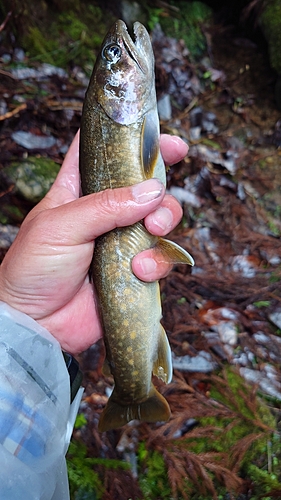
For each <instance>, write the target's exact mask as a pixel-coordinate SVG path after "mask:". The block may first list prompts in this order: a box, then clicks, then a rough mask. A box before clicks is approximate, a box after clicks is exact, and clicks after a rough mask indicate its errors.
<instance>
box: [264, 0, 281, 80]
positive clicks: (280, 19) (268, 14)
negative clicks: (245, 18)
mask: <svg viewBox="0 0 281 500" xmlns="http://www.w3.org/2000/svg"><path fill="white" fill-rule="evenodd" d="M264 4H265V8H264V11H263V13H262V15H261V22H262V26H263V30H264V33H265V36H266V39H267V42H268V49H269V57H270V63H271V66H272V68H274V69H275V70H276V71H277V73H278V74H279V75H280V74H281V1H280V0H266V1H265V2H264Z"/></svg>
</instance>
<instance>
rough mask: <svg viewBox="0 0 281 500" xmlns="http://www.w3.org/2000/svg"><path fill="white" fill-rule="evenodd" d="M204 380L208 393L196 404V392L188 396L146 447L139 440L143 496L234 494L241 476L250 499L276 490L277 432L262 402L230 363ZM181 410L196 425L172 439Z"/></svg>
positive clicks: (204, 499)
mask: <svg viewBox="0 0 281 500" xmlns="http://www.w3.org/2000/svg"><path fill="white" fill-rule="evenodd" d="M208 383H209V385H210V390H209V392H210V396H209V399H208V400H204V402H203V400H202V402H203V404H202V406H201V407H200V403H199V401H200V398H199V399H197V398H196V399H195V400H194V401H193V400H192V399H189V401H187V402H186V405H187V407H188V406H189V409H188V410H187V412H186V416H185V417H184V415H182V416H180V415H179V416H175V417H174V420H173V419H172V420H171V421H170V422H169V423H167V424H166V425H165V426H163V427H162V428H159V429H158V430H157V431H156V433H157V436H156V438H155V441H152V442H153V444H152V445H150V448H146V444H145V443H144V442H143V443H141V445H140V446H139V450H138V463H139V468H140V475H139V484H140V486H141V489H142V492H143V494H144V497H145V498H148V499H151V500H152V499H153V500H154V499H158V498H161V499H162V498H164V499H168V498H169V499H170V498H173V499H179V498H181V499H188V500H214V499H216V500H219V499H225V498H228V497H229V495H233V496H232V497H231V498H233V499H234V498H237V495H238V492H239V491H240V488H241V486H242V484H243V478H245V479H246V480H247V483H248V485H250V488H251V490H252V496H251V500H258V498H260V495H269V494H270V491H271V490H275V491H280V477H281V468H280V447H279V440H280V436H279V434H278V433H277V432H276V430H275V429H276V422H275V418H274V417H273V415H272V414H271V412H270V410H269V408H268V406H267V405H266V404H265V403H264V402H263V401H262V400H260V399H259V398H258V397H257V396H256V394H255V392H254V390H253V389H252V388H251V387H249V386H248V385H247V384H246V383H245V381H244V379H243V378H242V377H241V376H240V375H239V373H238V372H237V371H236V370H235V369H233V368H232V367H227V368H226V369H225V370H223V372H222V373H220V374H219V375H212V376H211V377H210V380H209V381H208ZM181 390H182V389H181ZM181 398H182V400H183V399H184V396H183V393H181ZM192 401H193V402H192ZM208 401H209V402H208ZM193 405H194V406H193ZM200 414H201V415H202V416H201V415H200ZM187 416H188V418H195V419H196V422H197V425H196V426H195V427H194V429H192V430H190V431H189V432H187V433H186V434H185V435H184V436H182V437H181V438H177V439H174V438H173V437H172V435H173V432H174V431H175V430H176V429H177V428H178V425H179V422H182V423H183V422H184V421H185V419H186V418H187ZM170 434H171V437H170V438H169V435H170ZM278 488H279V489H278Z"/></svg>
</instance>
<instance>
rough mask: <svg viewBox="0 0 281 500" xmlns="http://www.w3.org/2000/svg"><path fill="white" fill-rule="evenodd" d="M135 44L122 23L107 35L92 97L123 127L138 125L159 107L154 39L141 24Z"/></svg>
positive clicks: (137, 24)
mask: <svg viewBox="0 0 281 500" xmlns="http://www.w3.org/2000/svg"><path fill="white" fill-rule="evenodd" d="M133 32H134V40H133V39H132V38H131V36H130V35H129V33H128V31H127V27H126V24H125V23H124V22H123V21H122V20H118V21H116V22H115V23H114V25H113V26H112V28H111V29H110V30H109V32H108V33H107V35H106V37H105V39H104V41H103V44H102V47H101V51H100V54H99V56H98V58H97V61H96V64H95V67H94V70H93V75H92V78H91V82H90V85H89V89H88V93H90V94H92V96H89V97H94V98H95V99H96V101H97V102H98V103H99V105H100V106H101V107H102V108H103V110H104V112H105V113H106V114H107V115H108V116H109V117H110V118H111V119H112V120H114V121H115V122H117V123H120V124H121V125H130V124H132V123H135V122H137V121H138V120H139V119H140V118H141V117H142V116H143V115H144V114H145V113H146V112H147V111H148V110H149V109H151V108H153V107H154V106H155V105H156V95H155V80H154V55H153V50H152V45H151V41H150V37H149V34H148V32H147V31H146V29H145V27H144V26H143V25H142V24H141V23H139V22H136V23H134V26H133Z"/></svg>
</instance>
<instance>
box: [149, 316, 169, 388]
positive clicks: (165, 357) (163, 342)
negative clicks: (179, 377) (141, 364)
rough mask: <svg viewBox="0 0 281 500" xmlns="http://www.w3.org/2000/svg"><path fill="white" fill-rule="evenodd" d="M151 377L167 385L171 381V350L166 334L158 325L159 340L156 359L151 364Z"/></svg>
mask: <svg viewBox="0 0 281 500" xmlns="http://www.w3.org/2000/svg"><path fill="white" fill-rule="evenodd" d="M152 371H153V375H156V377H158V378H160V379H161V380H163V382H165V383H166V384H168V383H169V382H171V380H172V374H173V366H172V354H171V348H170V345H169V342H168V339H167V335H166V332H165V330H164V328H163V326H162V325H159V338H158V349H157V359H156V360H155V361H154V363H153V370H152Z"/></svg>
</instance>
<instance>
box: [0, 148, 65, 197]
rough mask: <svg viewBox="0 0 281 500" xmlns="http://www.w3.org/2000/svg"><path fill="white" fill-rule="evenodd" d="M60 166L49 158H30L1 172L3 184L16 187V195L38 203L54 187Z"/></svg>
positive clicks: (0, 177)
mask: <svg viewBox="0 0 281 500" xmlns="http://www.w3.org/2000/svg"><path fill="white" fill-rule="evenodd" d="M59 169H60V165H58V164H57V163H55V162H54V161H52V160H50V159H49V158H42V157H40V158H36V157H29V158H28V159H27V160H24V161H21V162H15V163H12V164H11V165H10V166H8V167H6V168H4V169H3V170H1V172H0V181H1V184H3V183H4V184H6V185H8V186H12V185H13V186H14V187H13V190H14V192H15V193H18V194H20V195H21V196H22V197H23V198H25V199H26V200H28V201H31V202H32V203H38V201H40V200H41V199H42V198H43V197H44V196H45V194H46V193H47V192H48V191H49V189H50V187H51V186H52V184H53V182H54V180H55V178H56V176H57V174H58V172H59Z"/></svg>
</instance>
